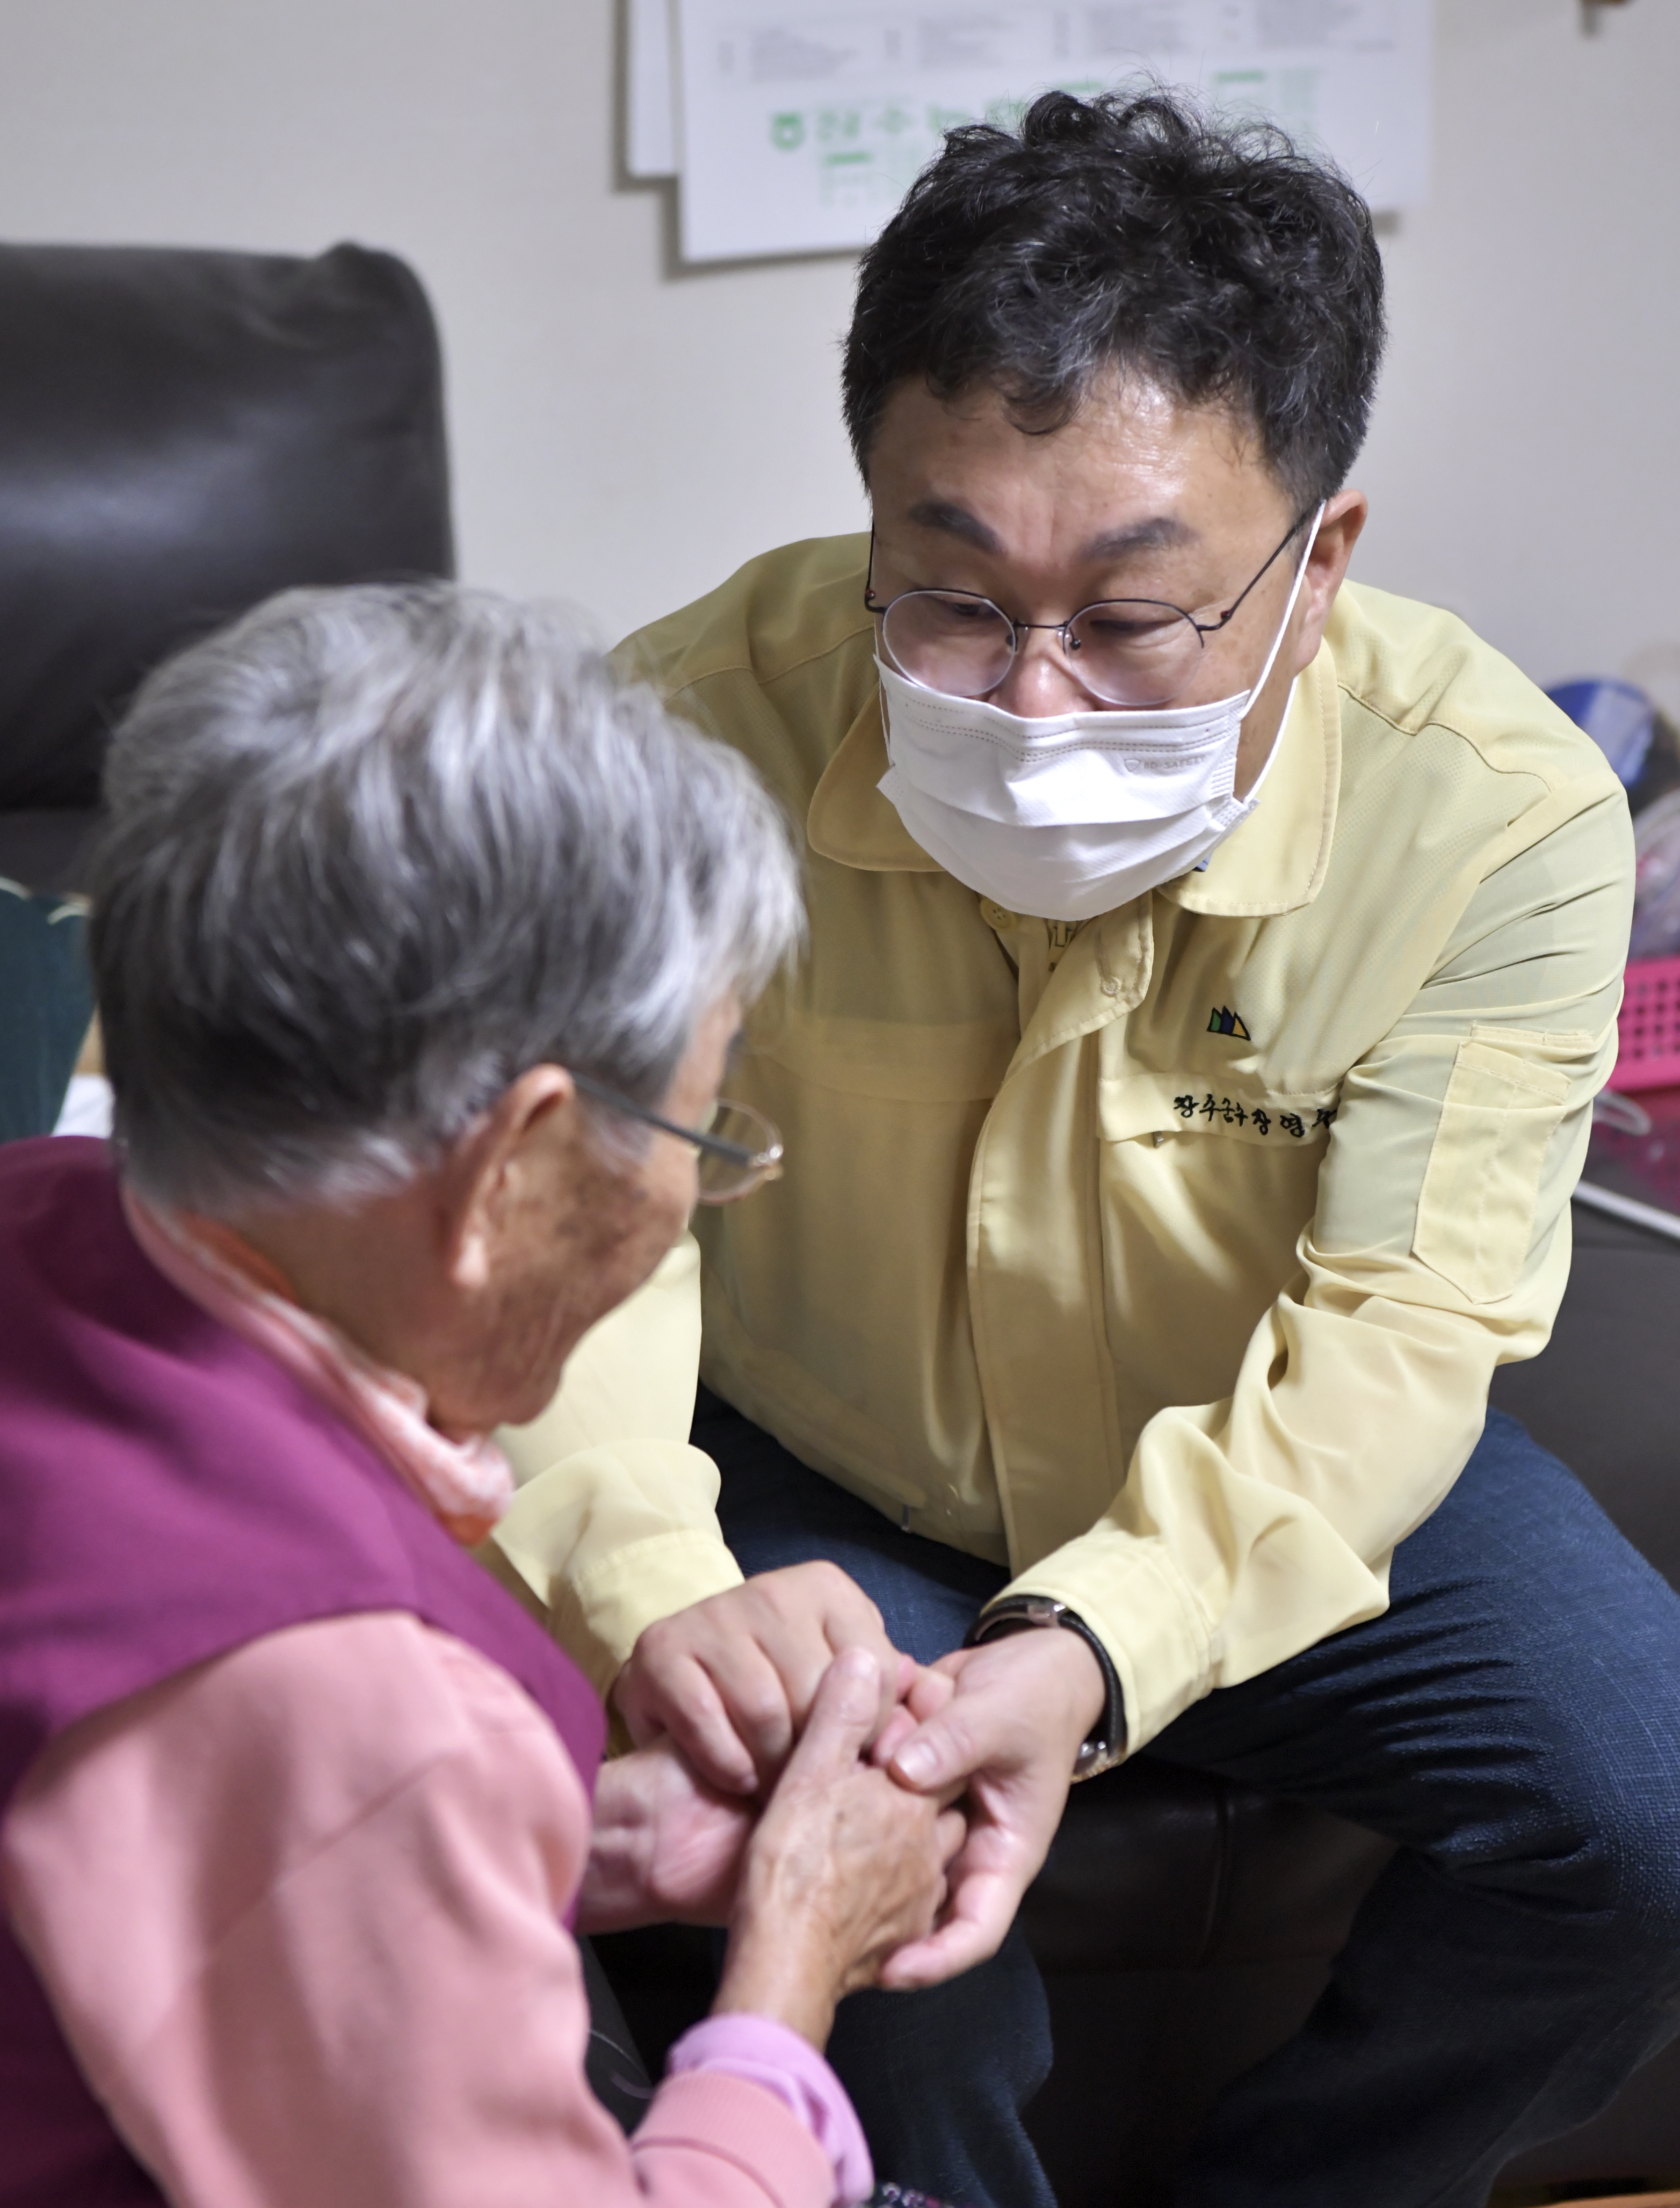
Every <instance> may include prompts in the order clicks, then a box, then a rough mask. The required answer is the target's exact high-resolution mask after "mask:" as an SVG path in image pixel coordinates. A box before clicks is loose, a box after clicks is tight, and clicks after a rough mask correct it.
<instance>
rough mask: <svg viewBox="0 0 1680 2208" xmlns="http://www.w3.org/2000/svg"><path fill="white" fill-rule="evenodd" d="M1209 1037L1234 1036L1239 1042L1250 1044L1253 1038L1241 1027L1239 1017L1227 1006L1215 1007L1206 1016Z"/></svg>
mask: <svg viewBox="0 0 1680 2208" xmlns="http://www.w3.org/2000/svg"><path fill="white" fill-rule="evenodd" d="M1208 1033H1209V1035H1235V1036H1236V1037H1237V1039H1238V1041H1239V1042H1252V1041H1253V1040H1254V1037H1253V1036H1252V1035H1251V1034H1250V1033H1249V1031H1248V1029H1246V1028H1245V1026H1244V1025H1243V1023H1242V1020H1241V1018H1240V1017H1239V1015H1238V1014H1237V1013H1235V1012H1233V1011H1232V1009H1231V1007H1230V1005H1215V1007H1214V1009H1213V1011H1211V1012H1210V1013H1209V1016H1208Z"/></svg>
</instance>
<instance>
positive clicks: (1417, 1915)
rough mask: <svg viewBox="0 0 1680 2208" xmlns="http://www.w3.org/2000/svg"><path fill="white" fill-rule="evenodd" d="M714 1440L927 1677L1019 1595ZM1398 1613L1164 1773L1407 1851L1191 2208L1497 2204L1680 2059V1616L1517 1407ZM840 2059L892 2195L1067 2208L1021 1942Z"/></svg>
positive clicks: (888, 2020) (1229, 2115)
mask: <svg viewBox="0 0 1680 2208" xmlns="http://www.w3.org/2000/svg"><path fill="white" fill-rule="evenodd" d="M694 1438H695V1441H696V1443H698V1444H699V1446H700V1447H701V1448H703V1449H706V1450H707V1451H708V1452H709V1453H710V1454H711V1455H713V1457H714V1458H715V1459H716V1460H717V1463H718V1465H719V1467H720V1468H721V1470H722V1473H723V1495H722V1499H721V1502H720V1504H719V1512H720V1515H721V1518H722V1521H723V1531H724V1533H725V1535H726V1537H727V1539H728V1540H729V1545H730V1546H731V1548H732V1549H733V1550H734V1551H735V1555H736V1557H738V1559H739V1560H740V1563H741V1567H742V1569H744V1570H746V1571H747V1572H749V1573H751V1572H759V1571H768V1570H771V1569H774V1568H775V1567H777V1566H778V1565H783V1564H792V1563H803V1562H805V1561H807V1560H808V1559H810V1558H813V1557H830V1558H831V1559H832V1560H833V1561H834V1562H835V1563H838V1564H839V1565H841V1566H842V1567H843V1569H845V1570H846V1571H848V1572H849V1573H850V1574H851V1575H852V1577H853V1578H854V1579H855V1580H856V1581H858V1583H859V1585H860V1586H861V1587H864V1588H865V1589H866V1590H867V1593H869V1594H870V1595H871V1597H872V1598H873V1599H874V1601H875V1602H876V1603H877V1604H878V1605H879V1607H880V1610H881V1612H882V1615H883V1616H884V1617H885V1621H886V1627H887V1630H888V1632H889V1633H890V1634H891V1636H892V1638H893V1639H894V1641H897V1644H898V1646H899V1647H901V1648H904V1649H907V1650H908V1651H909V1653H911V1654H912V1655H914V1656H915V1657H917V1658H918V1659H921V1661H923V1662H927V1661H931V1659H933V1658H934V1657H936V1656H938V1655H940V1654H942V1653H944V1652H945V1651H946V1650H947V1649H951V1648H954V1647H957V1646H958V1645H959V1643H960V1642H961V1641H962V1638H963V1634H964V1632H965V1631H966V1630H967V1629H968V1626H969V1622H970V1620H971V1619H972V1618H973V1617H974V1615H975V1611H976V1610H977V1609H978V1608H979V1607H980V1605H981V1604H982V1603H983V1602H985V1601H986V1600H987V1598H988V1597H989V1596H991V1595H992V1594H993V1593H996V1591H997V1590H998V1588H999V1587H1000V1586H1001V1585H1002V1584H1003V1581H1004V1579H1005V1574H1004V1573H1003V1572H1002V1571H1000V1570H999V1569H997V1568H996V1567H995V1566H993V1565H990V1564H987V1563H981V1562H980V1561H979V1560H978V1559H976V1558H975V1557H965V1556H963V1555H960V1554H959V1553H958V1552H957V1551H955V1550H951V1549H947V1548H944V1547H942V1546H940V1545H939V1544H938V1543H936V1542H933V1541H929V1540H927V1539H923V1538H921V1536H918V1535H916V1534H914V1533H901V1532H900V1531H899V1530H898V1529H897V1527H894V1526H893V1525H892V1524H891V1522H890V1521H888V1520H886V1519H885V1518H883V1517H882V1516H881V1515H879V1513H878V1512H876V1511H874V1510H872V1509H870V1508H869V1507H868V1506H867V1504H865V1503H859V1502H857V1501H856V1500H855V1498H854V1497H851V1496H849V1495H847V1494H846V1493H845V1492H844V1491H843V1490H842V1489H840V1488H838V1487H837V1486H835V1485H834V1484H833V1483H832V1482H831V1481H830V1480H827V1479H823V1478H821V1477H820V1476H819V1474H817V1473H813V1472H811V1471H809V1470H807V1468H806V1467H804V1466H803V1465H801V1464H800V1463H799V1462H798V1461H797V1460H796V1459H795V1458H794V1457H792V1456H790V1455H789V1453H788V1452H787V1451H786V1450H785V1449H783V1448H782V1447H781V1446H780V1444H779V1443H777V1442H775V1441H773V1440H772V1439H771V1437H770V1436H769V1435H768V1434H765V1432H763V1431H761V1430H760V1429H759V1428H758V1427H756V1426H754V1425H751V1424H749V1422H748V1421H747V1419H743V1418H741V1416H740V1414H739V1413H736V1412H735V1411H733V1410H731V1409H729V1407H728V1406H727V1405H724V1404H723V1403H721V1402H719V1401H718V1400H717V1398H716V1397H715V1396H711V1395H707V1394H705V1391H702V1395H701V1401H700V1409H699V1416H698V1418H697V1420H696V1425H695V1434H694ZM1390 1592H1391V1600H1390V1605H1389V1609H1388V1610H1387V1611H1385V1612H1384V1614H1383V1616H1382V1617H1378V1618H1372V1619H1371V1621H1370V1622H1369V1623H1366V1624H1364V1625H1356V1626H1353V1627H1350V1628H1349V1629H1348V1630H1347V1631H1346V1632H1345V1633H1338V1634H1335V1635H1333V1636H1332V1637H1331V1638H1330V1639H1329V1640H1328V1641H1320V1642H1319V1643H1318V1645H1317V1647H1313V1648H1310V1649H1308V1650H1307V1651H1306V1652H1305V1654H1303V1655H1299V1656H1295V1657H1292V1658H1290V1659H1288V1660H1287V1662H1285V1663H1282V1664H1280V1665H1277V1666H1275V1669H1274V1670H1272V1671H1268V1672H1265V1673H1263V1675H1262V1676H1261V1677H1258V1678H1257V1679H1251V1680H1250V1681H1248V1682H1247V1683H1245V1685H1242V1686H1239V1687H1227V1688H1224V1689H1221V1690H1220V1691H1219V1692H1217V1693H1215V1694H1213V1695H1209V1696H1208V1697H1207V1698H1206V1700H1204V1701H1201V1702H1199V1703H1197V1705H1196V1706H1195V1707H1194V1708H1192V1709H1190V1710H1187V1711H1186V1712H1185V1714H1184V1715H1183V1716H1182V1717H1180V1718H1179V1719H1176V1720H1175V1722H1174V1723H1173V1724H1172V1725H1169V1726H1168V1727H1167V1730H1166V1731H1164V1732H1163V1733H1161V1735H1160V1736H1159V1737H1157V1738H1156V1739H1155V1740H1154V1741H1152V1742H1151V1743H1149V1747H1148V1748H1147V1749H1144V1750H1143V1753H1144V1754H1145V1755H1155V1756H1159V1757H1161V1758H1162V1759H1163V1760H1164V1761H1168V1762H1173V1763H1176V1764H1179V1765H1183V1766H1187V1767H1191V1768H1193V1769H1196V1770H1199V1771H1209V1772H1215V1773H1220V1774H1221V1775H1223V1776H1225V1777H1227V1778H1230V1779H1239V1780H1241V1781H1243V1782H1244V1783H1245V1784H1246V1785H1251V1786H1254V1787H1257V1788H1259V1789H1261V1790H1263V1791H1266V1792H1269V1793H1272V1794H1277V1795H1283V1796H1287V1797H1290V1798H1292V1799H1293V1800H1296V1801H1302V1802H1311V1803H1317V1804H1319V1805H1320V1806H1322V1807H1323V1808H1324V1809H1329V1810H1333V1811H1335V1813H1336V1814H1337V1815H1340V1816H1343V1817H1347V1818H1351V1819H1352V1820H1353V1821H1354V1822H1356V1823H1358V1824H1362V1825H1365V1826H1368V1827H1371V1828H1372V1829H1373V1830H1375V1831H1377V1832H1379V1833H1383V1834H1385V1835H1386V1836H1388V1837H1389V1838H1390V1839H1394V1840H1396V1841H1398V1842H1399V1843H1400V1844H1401V1851H1400V1853H1399V1854H1397V1855H1396V1856H1395V1858H1394V1859H1393V1861H1392V1862H1391V1863H1390V1864H1389V1867H1388V1869H1386V1870H1385V1871H1384V1872H1383V1875H1382V1876H1381V1878H1379V1880H1378V1881H1377V1885H1376V1886H1375V1887H1373V1889H1372V1891H1371V1894H1370V1895H1369V1897H1368V1898H1367V1899H1366V1901H1365V1904H1364V1905H1363V1907H1362V1908H1361V1909H1360V1911H1359V1916H1358V1917H1357V1919H1356V1921H1355V1923H1354V1927H1353V1935H1352V1936H1351V1938H1350V1939H1349V1941H1348V1943H1347V1947H1346V1948H1345V1949H1344V1950H1343V1953H1342V1954H1341V1958H1340V1959H1339V1960H1338V1962H1337V1963H1336V1965H1335V1971H1334V1973H1333V1975H1332V1977H1331V1981H1330V1984H1329V1988H1328V1989H1327V1990H1326V1992H1325V1993H1324V1995H1323V1998H1322V1999H1321V2000H1320V2001H1319V2002H1318V2004H1317V2007H1316V2008H1315V2009H1314V2011H1313V2013H1312V2014H1311V2017H1309V2019H1307V2022H1306V2024H1305V2026H1304V2027H1303V2028H1302V2030H1301V2031H1299V2033H1298V2034H1297V2035H1296V2037H1294V2038H1293V2040H1291V2041H1290V2042H1289V2043H1288V2044H1287V2046H1285V2047H1283V2048H1282V2049H1280V2050H1279V2051H1278V2052H1277V2053H1276V2054H1275V2055H1271V2056H1270V2057H1269V2058H1268V2060H1266V2061H1263V2062H1262V2063H1261V2064H1259V2065H1258V2066H1257V2067H1256V2068H1255V2069H1253V2070H1251V2072H1249V2073H1248V2074H1247V2075H1246V2076H1245V2077H1243V2078H1240V2079H1238V2080H1237V2081H1236V2083H1235V2084H1234V2085H1232V2086H1231V2087H1230V2088H1228V2090H1227V2091H1226V2092H1225V2094H1224V2095H1223V2096H1222V2097H1221V2099H1220V2100H1219V2102H1218V2103H1216V2105H1215V2109H1214V2110H1213V2112H1212V2114H1211V2115H1210V2116H1209V2121H1208V2122H1207V2124H1206V2126H1205V2127H1204V2129H1203V2133H1202V2136H1201V2138H1200V2139H1199V2140H1198V2141H1197V2145H1196V2147H1195V2149H1194V2151H1193V2152H1192V2154H1191V2159H1190V2163H1189V2165H1188V2167H1187V2168H1186V2169H1185V2172H1184V2174H1183V2175H1182V2177H1181V2179H1180V2182H1179V2200H1180V2202H1181V2203H1182V2204H1183V2208H1286V2204H1287V2208H1347V2204H1349V2203H1350V2202H1357V2203H1358V2204H1359V2208H1481V2204H1482V2203H1483V2202H1484V2201H1485V2199H1486V2196H1487V2192H1488V2188H1489V2187H1490V2186H1491V2184H1492V2182H1493V2180H1494V2178H1495V2176H1496V2175H1497V2172H1498V2171H1499V2169H1501V2168H1502V2167H1503V2164H1504V2163H1506V2162H1507V2161H1509V2159H1510V2158H1511V2157H1513V2156H1514V2155H1516V2154H1518V2153H1521V2151H1523V2150H1524V2149H1526V2148H1527V2147H1530V2146H1533V2145H1537V2144H1538V2143H1539V2141H1541V2140H1543V2139H1549V2138H1553V2137H1556V2135H1557V2133H1560V2132H1563V2131H1566V2130H1569V2128H1571V2127H1573V2126H1575V2125H1576V2124H1578V2123H1581V2122H1584V2121H1586V2119H1587V2117H1588V2116H1590V2115H1593V2113H1595V2111H1596V2110H1598V2109H1600V2108H1602V2107H1604V2106H1605V2103H1607V2102H1608V2101H1609V2100H1610V2099H1611V2097H1613V2096H1614V2094H1615V2093H1616V2091H1617V2088H1618V2087H1619V2086H1620V2085H1621V2083H1622V2081H1623V2079H1624V2078H1626V2076H1627V2075H1628V2073H1629V2072H1630V2071H1631V2070H1633V2069H1635V2067H1637V2066H1638V2064H1639V2063H1641V2061H1644V2060H1645V2059H1646V2058H1647V2056H1649V2055H1653V2054H1654V2053H1655V2052H1656V2051H1657V2049H1659V2047H1661V2046H1662V2045H1663V2044H1664V2043H1665V2041H1666V2040H1668V2039H1669V2038H1670V2037H1672V2036H1673V2035H1674V2033H1675V2032H1676V2031H1677V2030H1680V1598H1677V1596H1676V1595H1675V1593H1674V1592H1673V1591H1672V1590H1671V1588H1670V1587H1668V1585H1667V1583H1666V1582H1665V1581H1663V1580H1662V1579H1660V1578H1659V1576H1658V1575H1657V1574H1656V1573H1655V1572H1654V1571H1653V1570H1652V1569H1651V1568H1650V1566H1649V1565H1647V1563H1645V1561H1644V1560H1643V1558H1642V1557H1640V1556H1639V1555H1638V1554H1637V1552H1636V1551H1635V1550H1633V1549H1632V1548H1630V1547H1629V1545H1628V1544H1627V1543H1626V1542H1625V1541H1624V1540H1623V1539H1622V1537H1621V1535H1620V1534H1619V1533H1617V1531H1616V1529H1615V1527H1613V1526H1612V1525H1611V1522H1610V1521H1609V1520H1608V1519H1607V1518H1606V1517H1605V1515H1604V1514H1603V1512H1602V1511H1601V1510H1599V1507H1598V1505H1597V1504H1596V1503H1593V1500H1592V1498H1591V1497H1589V1496H1588V1495H1587V1492H1586V1491H1585V1489H1584V1488H1582V1487H1581V1485H1580V1484H1579V1482H1578V1481H1577V1480H1576V1479H1575V1477H1574V1476H1573V1474H1572V1473H1569V1472H1568V1471H1566V1470H1565V1468H1564V1467H1563V1465H1561V1464H1560V1463H1559V1462H1558V1461H1557V1459H1556V1458H1555V1457H1552V1456H1550V1455H1547V1454H1546V1452H1545V1450H1544V1449H1541V1448H1539V1445H1538V1444H1537V1443H1535V1442H1533V1441H1532V1440H1531V1439H1530V1438H1529V1437H1528V1435H1527V1432H1526V1431H1524V1429H1523V1428H1522V1427H1521V1426H1520V1425H1518V1424H1517V1423H1516V1421H1515V1419H1509V1418H1507V1417H1505V1416H1503V1414H1502V1413H1499V1412H1497V1411H1491V1412H1490V1413H1488V1419H1487V1425H1486V1428H1485V1431H1484V1433H1483V1436H1482V1438H1481V1441H1480V1443H1479V1444H1478V1446H1477V1448H1476V1450H1475V1453H1474V1455H1473V1456H1472V1457H1471V1460H1470V1461H1469V1463H1468V1465H1467V1467H1465V1470H1464V1472H1463V1473H1462V1474H1461V1477H1460V1479H1459V1480H1458V1482H1457V1484H1456V1485H1455V1487H1454V1489H1453V1491H1452V1492H1451V1493H1450V1494H1449V1497H1447V1499H1446V1501H1445V1502H1444V1503H1443V1504H1442V1505H1441V1507H1440V1509H1438V1510H1437V1511H1436V1513H1435V1514H1434V1515H1433V1516H1432V1517H1431V1518H1430V1519H1429V1520H1427V1521H1425V1524H1424V1525H1423V1526H1421V1527H1419V1530H1418V1531H1417V1532H1416V1533H1413V1535H1412V1536H1411V1538H1410V1539H1409V1540H1407V1541H1406V1542H1404V1543H1403V1544H1402V1545H1401V1548H1400V1549H1399V1550H1398V1551H1397V1552H1396V1554H1395V1560H1394V1568H1393V1572H1392V1575H1391V1581H1390ZM830 2055H831V2060H832V2061H833V2063H834V2066H835V2067H836V2069H837V2071H838V2072H839V2073H840V2075H841V2077H842V2078H843V2079H844V2080H845V2083H846V2085H847V2088H848V2090H849V2091H850V2093H851V2094H852V2097H853V2098H854V2100H855V2102H856V2103H857V2107H858V2110H859V2113H860V2115H861V2117H862V2119H863V2123H864V2127H865V2129H866V2131H867V2133H868V2135H869V2139H870V2143H871V2145H872V2147H873V2151H874V2153H875V2156H876V2158H877V2161H878V2163H879V2167H880V2169H881V2172H882V2174H883V2175H885V2176H890V2177H891V2178H894V2179H895V2180H897V2182H898V2183H900V2184H903V2185H910V2186H915V2187H920V2188H922V2189H924V2190H926V2191H927V2192H929V2193H934V2194H936V2195H938V2196H939V2197H940V2198H943V2199H948V2200H951V2201H956V2202H960V2203H962V2204H963V2208H1053V2196H1052V2194H1051V2192H1050V2188H1049V2186H1048V2184H1047V2181H1046V2179H1045V2176H1044V2174H1043V2171H1042V2169H1041V2167H1040V2165H1039V2163H1038V2161H1037V2157H1035V2154H1034V2152H1033V2149H1032V2146H1031V2144H1030V2142H1029V2140H1028V2138H1027V2136H1026V2133H1025V2130H1024V2128H1023V2125H1022V2121H1021V2111H1022V2109H1023V2108H1024V2107H1025V2105H1026V2103H1027V2102H1028V2101H1029V2099H1030V2098H1031V2097H1032V2095H1033V2094H1034V2093H1035V2091H1037V2090H1038V2087H1039V2086H1040V2085H1041V2084H1042V2082H1043V2080H1044V2079H1045V2078H1046V2077H1047V2075H1048V2073H1049V2067H1050V2035H1049V2026H1048V2019H1047V2010H1046V2004H1045V1999H1044V1991H1043V1988H1042V1986H1041V1983H1040V1981H1039V1978H1038V1974H1037V1971H1036V1970H1035V1966H1034V1965H1033V1962H1032V1959H1031V1958H1030V1956H1029V1954H1028V1953H1027V1950H1026V1946H1025V1942H1024V1941H1023V1939H1022V1938H1021V1936H1020V1935H1019V1934H1018V1933H1012V1934H1011V1936H1010V1938H1009V1940H1008V1941H1006V1942H1005V1946H1004V1947H1003V1949H1002V1950H1001V1952H1000V1953H999V1955H998V1956H997V1957H996V1959H994V1960H993V1961H992V1962H990V1963H987V1964H984V1965H981V1967H980V1968H979V1969H978V1970H976V1971H971V1972H969V1975H968V1976H967V1977H963V1978H959V1979H957V1980H956V1981H954V1982H953V1983H951V1985H949V1986H946V1987H938V1988H934V1989H932V1990H930V1991H928V1992H926V1993H917V1994H879V1993H868V1994H857V1995H853V1996H852V1998H851V1999H850V2000H849V2001H845V2002H843V2004H842V2006H841V2009H840V2013H839V2017H838V2019H837V2024H836V2028H835V2034H834V2038H833V2040H832V2042H831V2048H830ZM1091 2121H1092V2122H1093V2123H1094V2124H1101V2121H1102V2112H1101V2109H1093V2110H1092V2111H1091ZM1116 2185H1117V2190H1119V2192H1121V2193H1123V2192H1124V2173H1123V2172H1119V2171H1117V2172H1116Z"/></svg>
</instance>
